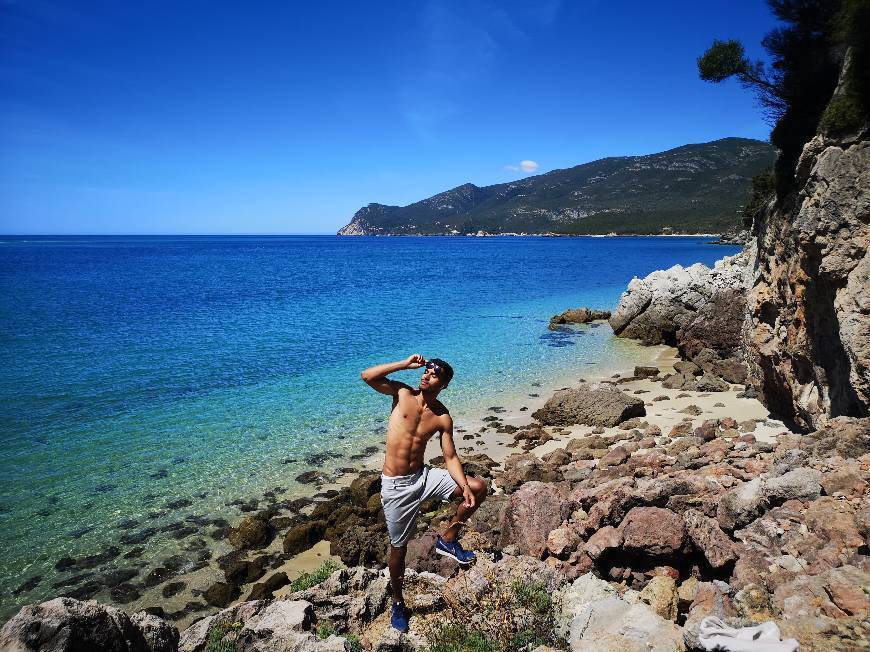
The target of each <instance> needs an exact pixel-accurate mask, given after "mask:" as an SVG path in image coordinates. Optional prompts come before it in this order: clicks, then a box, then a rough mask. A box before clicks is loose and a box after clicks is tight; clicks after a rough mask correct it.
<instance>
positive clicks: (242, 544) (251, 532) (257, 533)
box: [229, 516, 273, 550]
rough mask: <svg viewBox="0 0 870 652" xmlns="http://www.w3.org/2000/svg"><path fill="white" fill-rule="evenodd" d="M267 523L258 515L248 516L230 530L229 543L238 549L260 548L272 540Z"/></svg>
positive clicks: (270, 529) (270, 530) (271, 533)
mask: <svg viewBox="0 0 870 652" xmlns="http://www.w3.org/2000/svg"><path fill="white" fill-rule="evenodd" d="M272 536H273V532H272V528H271V526H270V525H269V523H268V522H267V521H265V520H263V519H262V518H260V517H259V516H248V517H247V518H245V519H244V520H242V522H241V523H239V524H238V526H236V527H234V528H232V529H231V530H230V536H229V540H230V544H232V546H233V547H234V548H238V549H240V550H245V549H251V548H262V547H264V546H267V545H268V544H269V542H270V541H271V540H272Z"/></svg>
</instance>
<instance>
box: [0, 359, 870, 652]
mask: <svg viewBox="0 0 870 652" xmlns="http://www.w3.org/2000/svg"><path fill="white" fill-rule="evenodd" d="M673 363H674V364H672V365H667V366H665V365H663V368H662V369H659V368H651V367H639V368H637V369H636V370H635V371H634V373H633V374H631V375H628V376H625V377H619V378H612V379H609V380H608V381H604V382H598V383H586V382H578V383H576V384H575V385H573V386H571V387H568V388H565V389H564V390H561V391H559V392H557V393H556V394H554V395H553V396H552V397H550V398H548V399H547V400H546V402H545V403H544V404H543V405H542V406H541V407H539V409H537V410H535V411H534V414H533V415H532V416H533V417H534V418H533V419H531V418H530V417H529V410H528V409H527V410H520V409H519V408H521V407H527V406H512V409H506V408H495V409H493V410H492V416H491V418H490V419H489V420H488V421H487V424H488V426H487V427H486V434H487V435H488V436H489V437H496V438H498V439H500V440H501V441H502V442H503V443H502V445H501V446H496V448H495V450H492V451H491V452H492V453H493V454H492V455H489V454H486V453H482V452H480V453H476V454H468V453H466V455H465V456H464V459H465V461H466V467H467V470H468V472H470V473H474V474H476V475H479V476H482V477H484V478H486V479H487V480H488V481H489V482H490V483H491V486H492V493H493V495H491V496H490V498H489V499H488V500H487V501H486V502H485V503H484V505H483V507H482V508H481V510H480V511H479V512H478V513H477V514H476V515H475V517H474V518H473V520H472V521H471V523H470V525H469V528H468V530H467V531H466V532H465V534H464V537H463V540H464V542H465V544H466V545H468V546H470V547H473V548H474V549H476V550H478V551H479V552H480V555H479V560H478V562H477V563H476V564H475V566H474V567H472V568H470V569H468V570H462V569H460V568H458V567H457V566H456V564H454V563H453V562H452V561H450V560H447V559H445V558H442V557H436V556H435V555H433V554H432V544H433V541H434V536H435V532H436V531H437V529H438V528H439V526H441V525H442V521H443V519H445V518H446V517H447V516H448V513H449V510H447V509H445V506H444V505H441V504H434V503H433V504H430V505H426V506H425V508H424V514H423V515H422V517H421V519H420V522H419V532H418V536H417V537H416V538H415V539H414V541H413V542H412V543H411V544H410V546H409V554H408V567H409V569H412V570H411V571H409V576H410V577H409V584H410V588H409V591H408V596H409V597H408V601H409V604H410V605H411V607H412V609H413V612H414V615H415V617H414V618H412V630H411V632H410V633H409V634H408V635H402V636H400V635H398V634H397V632H395V631H394V630H391V629H390V628H389V627H388V613H387V611H388V610H387V606H388V595H387V581H386V576H385V574H384V572H383V564H384V555H385V552H386V540H385V537H384V533H383V523H382V519H383V513H382V510H380V504H379V495H378V491H379V476H378V474H377V473H376V472H372V473H367V474H361V475H360V476H359V477H358V478H357V479H356V480H354V481H353V483H352V484H351V485H350V486H349V487H345V488H342V489H340V490H335V491H336V493H335V495H333V496H332V497H331V498H328V499H326V500H321V501H319V502H316V503H309V504H306V505H300V507H299V511H298V513H297V515H296V516H295V517H292V518H291V520H290V521H288V522H286V523H282V524H279V523H276V522H275V519H274V516H272V515H271V513H270V512H269V511H268V510H267V511H260V512H255V513H252V514H251V515H250V516H248V517H246V518H245V519H244V520H243V521H242V522H241V523H239V524H238V525H237V526H236V527H233V528H231V529H230V530H229V540H230V542H231V543H232V544H233V546H234V547H235V548H236V550H235V551H234V552H233V553H231V554H229V555H226V556H225V558H224V559H222V560H220V563H221V566H222V568H223V569H224V571H225V578H224V581H223V582H219V583H216V584H215V586H214V587H211V588H209V590H208V591H206V593H205V594H204V596H203V597H204V599H205V600H206V601H207V602H209V603H210V604H213V605H216V606H219V607H223V606H224V605H228V606H226V607H225V608H224V609H223V610H221V611H219V612H218V613H217V614H215V615H212V616H208V617H206V618H204V619H201V620H199V621H196V622H194V623H193V624H192V625H190V626H189V627H187V628H186V629H184V630H183V631H182V632H180V633H179V632H178V630H177V629H176V628H175V627H174V626H173V625H171V624H169V623H168V622H166V621H165V620H164V619H163V618H161V617H160V616H162V615H165V614H164V613H161V610H160V609H151V610H149V611H150V612H151V613H145V612H139V613H137V614H134V615H132V616H127V615H126V614H124V612H122V611H120V610H118V609H115V608H112V607H107V606H102V605H98V604H97V603H93V602H80V601H78V600H74V599H71V598H59V599H56V600H52V601H49V602H46V603H42V604H40V605H35V606H31V607H26V608H24V609H22V611H21V612H19V614H18V615H17V616H16V617H14V618H13V619H12V620H10V621H9V622H8V623H7V624H6V626H5V627H4V628H3V630H2V633H0V646H5V647H4V649H6V648H9V649H71V648H68V647H67V648H65V647H63V644H62V643H61V642H60V641H59V639H58V638H57V637H58V636H60V634H58V632H65V633H64V634H63V636H67V637H71V636H73V635H75V636H84V637H85V638H84V639H82V640H91V639H87V636H89V635H92V636H98V637H99V640H100V641H103V642H104V643H101V645H105V646H106V647H103V648H99V647H95V648H94V649H115V648H112V647H110V646H109V643H108V642H109V641H112V640H117V641H128V642H129V641H135V644H131V647H118V648H117V649H143V650H176V649H181V650H205V649H208V646H209V640H212V641H216V640H217V641H225V642H227V643H229V642H230V641H231V642H232V646H233V647H228V648H227V649H237V650H266V649H268V650H320V649H323V650H338V649H342V650H343V649H376V650H398V649H427V648H430V647H432V643H433V641H436V642H437V640H438V636H439V635H441V636H443V633H444V631H445V627H448V628H449V627H450V626H451V623H456V622H459V623H465V621H464V620H463V619H464V617H465V616H464V614H467V613H468V610H469V609H483V610H484V611H485V610H486V609H495V608H496V606H494V605H492V604H490V603H487V602H486V600H485V596H490V595H493V594H497V593H498V592H499V591H500V590H502V589H504V587H516V586H519V585H522V583H525V584H524V585H523V586H532V587H538V588H539V589H541V588H545V591H544V593H546V594H547V595H552V596H553V599H552V604H551V605H550V606H549V607H548V608H547V610H546V613H545V614H543V615H542V614H540V613H538V612H536V611H535V608H532V607H529V606H528V605H526V606H523V605H522V604H521V603H522V599H521V598H520V597H518V596H520V595H522V594H521V593H518V592H517V591H516V590H512V592H511V591H508V593H509V595H507V596H506V597H505V598H504V600H505V601H506V602H510V601H513V602H515V603H516V604H514V605H513V606H512V607H511V608H510V609H509V611H510V613H511V614H512V618H513V619H514V620H516V621H517V623H519V624H516V626H513V625H512V626H511V627H510V628H508V629H509V630H510V632H508V633H511V635H512V636H515V635H516V634H517V633H521V632H522V631H525V630H524V629H523V626H521V625H523V623H525V625H528V626H529V628H530V630H529V631H532V630H534V625H535V622H536V617H537V618H539V619H540V618H541V617H545V619H546V620H547V622H551V623H553V624H554V625H555V629H552V628H551V631H553V632H555V633H554V635H553V636H552V637H551V638H550V639H549V640H543V639H540V640H536V641H537V642H538V643H540V644H547V645H549V646H552V647H555V648H556V649H571V650H587V649H588V650H592V649H614V647H615V646H618V648H619V649H638V650H640V649H650V648H648V647H647V643H648V642H654V647H653V649H659V650H666V649H667V650H681V649H696V648H697V645H698V640H697V636H698V632H697V626H698V623H699V622H700V620H701V619H702V618H703V617H705V616H707V615H711V614H712V615H717V616H719V617H721V618H723V619H724V620H725V621H726V622H728V623H730V624H732V625H742V624H748V623H757V622H762V621H766V620H773V621H775V622H776V623H777V624H778V625H779V627H780V629H781V631H782V633H783V636H784V637H785V636H788V637H794V638H796V639H797V640H798V641H799V642H800V643H801V645H802V649H805V650H814V649H818V650H822V649H825V650H828V649H844V650H846V649H861V647H862V646H866V643H867V636H868V633H870V632H868V631H867V628H866V617H867V610H868V608H870V599H868V595H867V592H866V588H867V587H868V586H870V574H868V573H870V565H868V557H867V541H868V536H870V503H868V500H867V495H866V488H867V480H868V477H870V455H868V452H870V426H868V422H867V420H860V419H849V418H838V419H833V420H831V421H830V422H829V423H828V424H827V425H826V426H825V428H823V429H820V430H818V431H816V432H813V433H812V434H810V435H803V436H801V435H798V434H796V433H794V432H792V431H790V430H789V429H788V428H786V427H785V426H784V425H783V424H782V423H781V422H779V421H777V420H775V419H771V418H770V417H769V415H768V413H767V411H766V410H765V409H764V408H763V406H762V405H761V404H760V403H759V402H758V401H757V400H756V399H754V398H749V397H746V396H745V387H744V386H743V385H734V384H730V383H726V385H727V387H724V388H717V389H709V388H704V387H701V388H695V389H685V388H684V387H683V386H682V385H685V384H686V382H697V381H698V379H703V378H704V375H705V374H706V373H709V372H702V373H700V374H698V373H697V370H696V369H693V368H688V369H687V367H686V364H687V363H685V362H684V361H679V360H673ZM675 379H676V380H675ZM723 382H725V381H723ZM676 384H679V385H681V386H679V387H672V385H676ZM741 394H743V396H741ZM469 434H470V433H469ZM483 434H484V433H474V434H473V436H474V438H475V439H474V440H473V441H481V442H482V441H483V439H482V436H483ZM499 450H501V452H502V454H501V455H499V454H498V451H499ZM431 461H432V463H434V464H438V463H439V462H440V460H439V459H438V458H437V457H434V458H433V459H432V460H431ZM303 502H308V501H303ZM278 525H283V526H284V527H283V528H281V529H283V531H284V533H283V535H282V536H276V526H278ZM326 541H328V543H326ZM312 545H313V546H314V547H315V549H317V546H319V550H318V551H319V552H320V554H322V555H323V557H321V558H320V559H321V560H322V559H325V558H326V557H327V556H328V555H332V556H333V557H334V558H338V559H340V561H341V563H342V564H343V565H344V566H345V568H340V569H338V570H335V571H334V572H333V573H332V574H331V575H330V576H329V577H328V578H327V579H326V580H325V581H323V582H322V583H320V584H317V585H314V586H312V587H310V588H305V589H303V590H293V588H294V587H293V586H291V584H290V580H289V578H288V576H287V574H286V571H285V570H282V569H281V565H278V564H276V563H275V562H276V561H277V560H278V558H279V557H281V555H277V556H276V555H275V553H274V552H272V551H273V550H275V549H276V548H278V549H280V550H281V551H282V552H283V553H284V554H285V555H286V554H291V555H292V554H294V553H302V554H309V555H311V554H316V553H312V550H311V546H312ZM286 563H287V562H286V560H284V559H282V564H286ZM318 563H319V562H318ZM518 583H519V584H518ZM517 601H519V602H517ZM530 604H531V603H530ZM502 608H504V605H502ZM60 623H62V624H63V627H60V628H59V626H58V624H60ZM472 625H473V623H472ZM629 625H631V626H629ZM463 626H466V627H467V626H468V623H465V625H463ZM480 626H481V627H482V628H483V627H484V624H480ZM529 628H527V629H529ZM513 630H516V631H515V632H514V631H513ZM447 631H452V630H447ZM89 632H90V634H89ZM70 640H71V639H70ZM92 640H94V641H96V640H98V639H96V638H95V639H92ZM511 640H513V639H511ZM16 645H18V646H19V647H18V648H15V647H14V646H16ZM119 645H120V644H119ZM211 649H217V648H214V647H212V648H211ZM492 649H499V648H498V647H496V648H492ZM501 649H510V648H509V646H508V647H504V648H501ZM513 649H521V648H519V647H517V648H513ZM528 649H532V648H528Z"/></svg>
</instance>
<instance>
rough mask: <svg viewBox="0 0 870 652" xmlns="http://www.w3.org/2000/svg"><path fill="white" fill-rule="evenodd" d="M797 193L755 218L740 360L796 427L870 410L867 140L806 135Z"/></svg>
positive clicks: (862, 136)
mask: <svg viewBox="0 0 870 652" xmlns="http://www.w3.org/2000/svg"><path fill="white" fill-rule="evenodd" d="M796 181H797V183H796V188H797V190H796V191H795V192H794V193H793V194H792V195H791V196H788V197H785V198H783V199H782V200H780V201H778V202H777V203H776V204H774V205H772V206H770V207H768V210H767V211H766V212H765V213H764V214H763V215H762V216H761V219H759V220H758V221H757V223H756V225H755V231H756V235H757V239H756V243H757V257H756V260H755V261H754V266H753V268H754V279H753V282H752V284H751V287H750V289H749V292H748V295H747V305H748V310H749V314H748V330H747V340H746V348H747V351H746V353H747V355H746V358H747V361H748V362H749V364H750V368H751V373H752V376H753V379H754V384H756V386H757V388H758V389H759V391H760V393H761V396H762V398H763V400H764V401H765V404H766V405H767V406H768V407H769V408H770V409H771V410H773V411H775V412H777V413H779V414H781V415H784V416H788V417H792V418H794V420H795V421H796V422H797V423H798V424H800V425H802V426H804V427H820V426H822V425H823V424H824V423H825V422H826V421H827V420H828V419H830V418H832V417H836V416H839V415H851V416H862V417H866V416H868V411H870V259H868V254H867V245H868V241H870V224H868V222H870V142H868V131H867V130H864V131H862V132H860V133H858V134H855V135H853V136H851V137H847V138H843V137H841V138H839V139H834V138H830V137H826V136H823V135H819V136H816V137H815V138H813V139H812V140H811V141H810V142H809V143H807V144H806V145H805V147H804V150H803V154H802V155H801V158H800V161H799V163H798V167H797V174H796Z"/></svg>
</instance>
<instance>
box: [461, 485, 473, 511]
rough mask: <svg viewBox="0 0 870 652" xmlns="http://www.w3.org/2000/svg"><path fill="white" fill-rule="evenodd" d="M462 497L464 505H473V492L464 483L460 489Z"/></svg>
mask: <svg viewBox="0 0 870 652" xmlns="http://www.w3.org/2000/svg"><path fill="white" fill-rule="evenodd" d="M462 497H463V498H464V499H465V506H466V507H474V492H473V491H471V488H470V487H469V486H468V485H465V489H464V490H463V491H462Z"/></svg>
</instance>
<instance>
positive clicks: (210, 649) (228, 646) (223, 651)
mask: <svg viewBox="0 0 870 652" xmlns="http://www.w3.org/2000/svg"><path fill="white" fill-rule="evenodd" d="M231 631H232V629H231V628H230V627H227V626H226V625H215V626H214V627H212V628H211V631H209V633H208V640H207V641H206V644H205V652H236V643H235V639H234V638H233V639H232V640H228V641H227V640H224V637H225V636H226V635H227V634H228V633H230V632H231Z"/></svg>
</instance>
